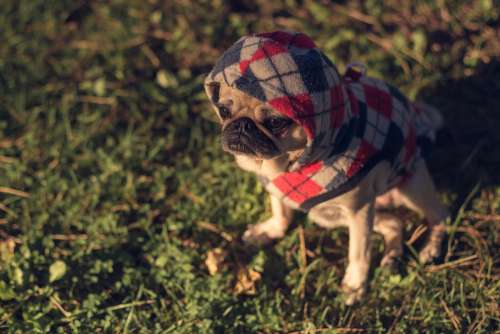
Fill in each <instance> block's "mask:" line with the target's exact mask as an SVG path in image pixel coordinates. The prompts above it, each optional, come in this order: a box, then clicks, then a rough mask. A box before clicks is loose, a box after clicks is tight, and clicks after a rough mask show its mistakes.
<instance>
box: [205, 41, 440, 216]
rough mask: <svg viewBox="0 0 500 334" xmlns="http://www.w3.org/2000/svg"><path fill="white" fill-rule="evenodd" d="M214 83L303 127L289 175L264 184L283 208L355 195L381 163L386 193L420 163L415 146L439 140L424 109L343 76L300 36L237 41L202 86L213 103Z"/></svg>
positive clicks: (372, 82) (373, 83)
mask: <svg viewBox="0 0 500 334" xmlns="http://www.w3.org/2000/svg"><path fill="white" fill-rule="evenodd" d="M214 83H225V84H227V85H229V86H231V87H233V88H236V89H239V90H240V91H242V92H244V93H246V94H247V95H250V96H253V97H255V98H257V99H258V100H260V101H263V102H267V103H268V104H269V105H271V106H272V107H273V108H274V109H276V110H277V111H278V112H280V113H281V114H283V115H284V116H286V117H289V118H291V119H292V120H293V121H295V122H296V123H298V124H299V125H300V126H302V127H303V129H304V131H305V133H306V135H307V139H308V140H307V146H306V149H305V151H304V153H303V154H302V155H301V156H300V157H299V159H298V160H297V162H296V163H295V164H294V165H293V166H292V167H291V168H290V170H289V171H287V172H285V173H282V174H281V175H279V176H277V177H276V178H274V179H272V180H269V179H263V180H262V181H263V182H264V184H265V185H266V188H267V190H268V191H270V192H271V193H273V194H274V195H276V196H278V197H279V198H281V199H282V200H283V201H284V202H285V203H286V204H288V205H290V206H292V207H294V208H299V209H303V210H305V211H307V210H308V209H310V208H311V207H312V206H314V205H316V204H318V203H320V202H322V201H325V200H327V199H330V198H333V197H335V196H338V195H340V194H342V193H344V192H346V191H348V190H350V189H352V188H353V187H355V186H356V184H357V183H358V182H359V180H361V179H362V177H363V176H365V175H366V174H367V173H368V172H369V171H370V170H371V168H373V167H374V166H375V165H376V164H377V163H378V162H380V161H382V160H388V161H389V162H390V163H391V166H392V167H393V170H394V176H393V178H392V180H391V183H390V184H388V185H387V187H388V188H389V187H391V186H393V185H394V184H397V182H400V181H401V180H402V179H403V178H404V177H406V176H408V174H409V173H410V172H411V171H412V169H413V167H414V162H415V160H416V158H418V157H419V156H420V153H421V152H420V149H419V147H420V146H422V145H417V141H419V142H420V143H421V144H423V146H426V145H427V144H426V143H427V142H428V141H429V140H428V139H433V136H434V128H433V126H432V124H430V122H428V121H427V122H426V121H425V117H420V118H419V117H417V116H418V114H424V113H423V112H421V109H422V108H418V107H416V106H415V105H414V104H412V103H410V102H409V101H408V100H407V99H406V97H404V96H403V95H402V94H401V93H400V92H399V91H398V90H397V89H395V88H394V87H392V86H390V85H388V84H386V83H384V82H382V81H380V80H377V79H373V78H369V77H366V76H364V75H363V74H362V73H360V72H357V71H355V70H353V69H350V70H348V71H347V73H346V74H345V75H344V76H341V75H340V74H339V72H338V71H337V69H336V67H335V66H334V65H333V63H332V62H331V61H330V60H329V59H328V58H327V57H326V56H325V55H324V54H323V53H322V52H321V51H320V50H319V49H318V48H317V47H316V45H315V44H314V42H313V41H312V40H311V39H310V38H309V37H308V36H306V35H304V34H302V33H296V32H286V31H275V32H270V33H262V34H256V35H250V36H245V37H242V38H240V39H239V40H238V41H237V42H236V43H235V44H233V45H232V46H231V47H230V48H229V49H228V50H227V51H226V52H224V54H223V55H222V56H221V57H220V58H219V60H218V61H217V63H216V64H215V66H214V68H213V69H212V71H211V72H210V73H209V75H208V76H207V78H206V79H205V87H206V91H207V94H208V95H209V97H210V99H211V100H212V103H215V102H216V101H214V99H215V98H214V96H212V94H211V90H210V88H209V87H210V86H211V85H212V84H214ZM419 121H420V122H419ZM417 123H420V125H419V126H418V127H417ZM417 130H418V131H417ZM417 137H419V138H417ZM417 139H419V140H417ZM417 146H419V147H417Z"/></svg>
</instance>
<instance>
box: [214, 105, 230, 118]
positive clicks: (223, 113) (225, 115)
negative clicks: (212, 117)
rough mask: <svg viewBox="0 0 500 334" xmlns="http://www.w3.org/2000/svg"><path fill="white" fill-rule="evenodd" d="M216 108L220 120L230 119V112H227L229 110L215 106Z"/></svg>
mask: <svg viewBox="0 0 500 334" xmlns="http://www.w3.org/2000/svg"><path fill="white" fill-rule="evenodd" d="M217 108H218V109H219V115H220V118H222V119H223V120H226V119H228V118H231V111H229V109H228V108H227V107H225V106H217Z"/></svg>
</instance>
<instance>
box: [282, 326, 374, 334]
mask: <svg viewBox="0 0 500 334" xmlns="http://www.w3.org/2000/svg"><path fill="white" fill-rule="evenodd" d="M326 331H335V332H338V333H363V332H366V331H367V330H366V329H362V328H349V327H334V328H317V329H308V330H305V331H294V332H288V333H287V334H306V333H320V332H326Z"/></svg>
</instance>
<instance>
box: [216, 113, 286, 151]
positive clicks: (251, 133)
mask: <svg viewBox="0 0 500 334" xmlns="http://www.w3.org/2000/svg"><path fill="white" fill-rule="evenodd" d="M222 148H223V149H224V151H227V152H230V153H233V154H247V155H252V156H257V157H259V158H264V159H268V158H272V157H274V156H276V155H277V154H279V149H278V148H277V147H276V145H275V144H274V143H273V141H272V140H271V139H269V138H268V137H267V136H266V135H265V134H264V133H263V132H262V131H261V130H260V129H259V128H258V127H257V125H256V124H255V122H254V121H253V120H252V119H251V118H249V117H241V118H238V119H236V120H234V121H232V122H231V123H229V124H228V125H227V126H226V127H225V128H224V130H223V131H222Z"/></svg>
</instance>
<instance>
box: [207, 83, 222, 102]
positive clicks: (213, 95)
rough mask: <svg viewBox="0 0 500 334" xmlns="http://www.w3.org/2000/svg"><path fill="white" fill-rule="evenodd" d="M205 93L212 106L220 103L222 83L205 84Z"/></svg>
mask: <svg viewBox="0 0 500 334" xmlns="http://www.w3.org/2000/svg"><path fill="white" fill-rule="evenodd" d="M205 92H206V93H207V95H208V98H209V99H210V101H211V102H212V104H214V105H215V104H217V102H219V96H220V83H218V82H209V83H207V84H205Z"/></svg>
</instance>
